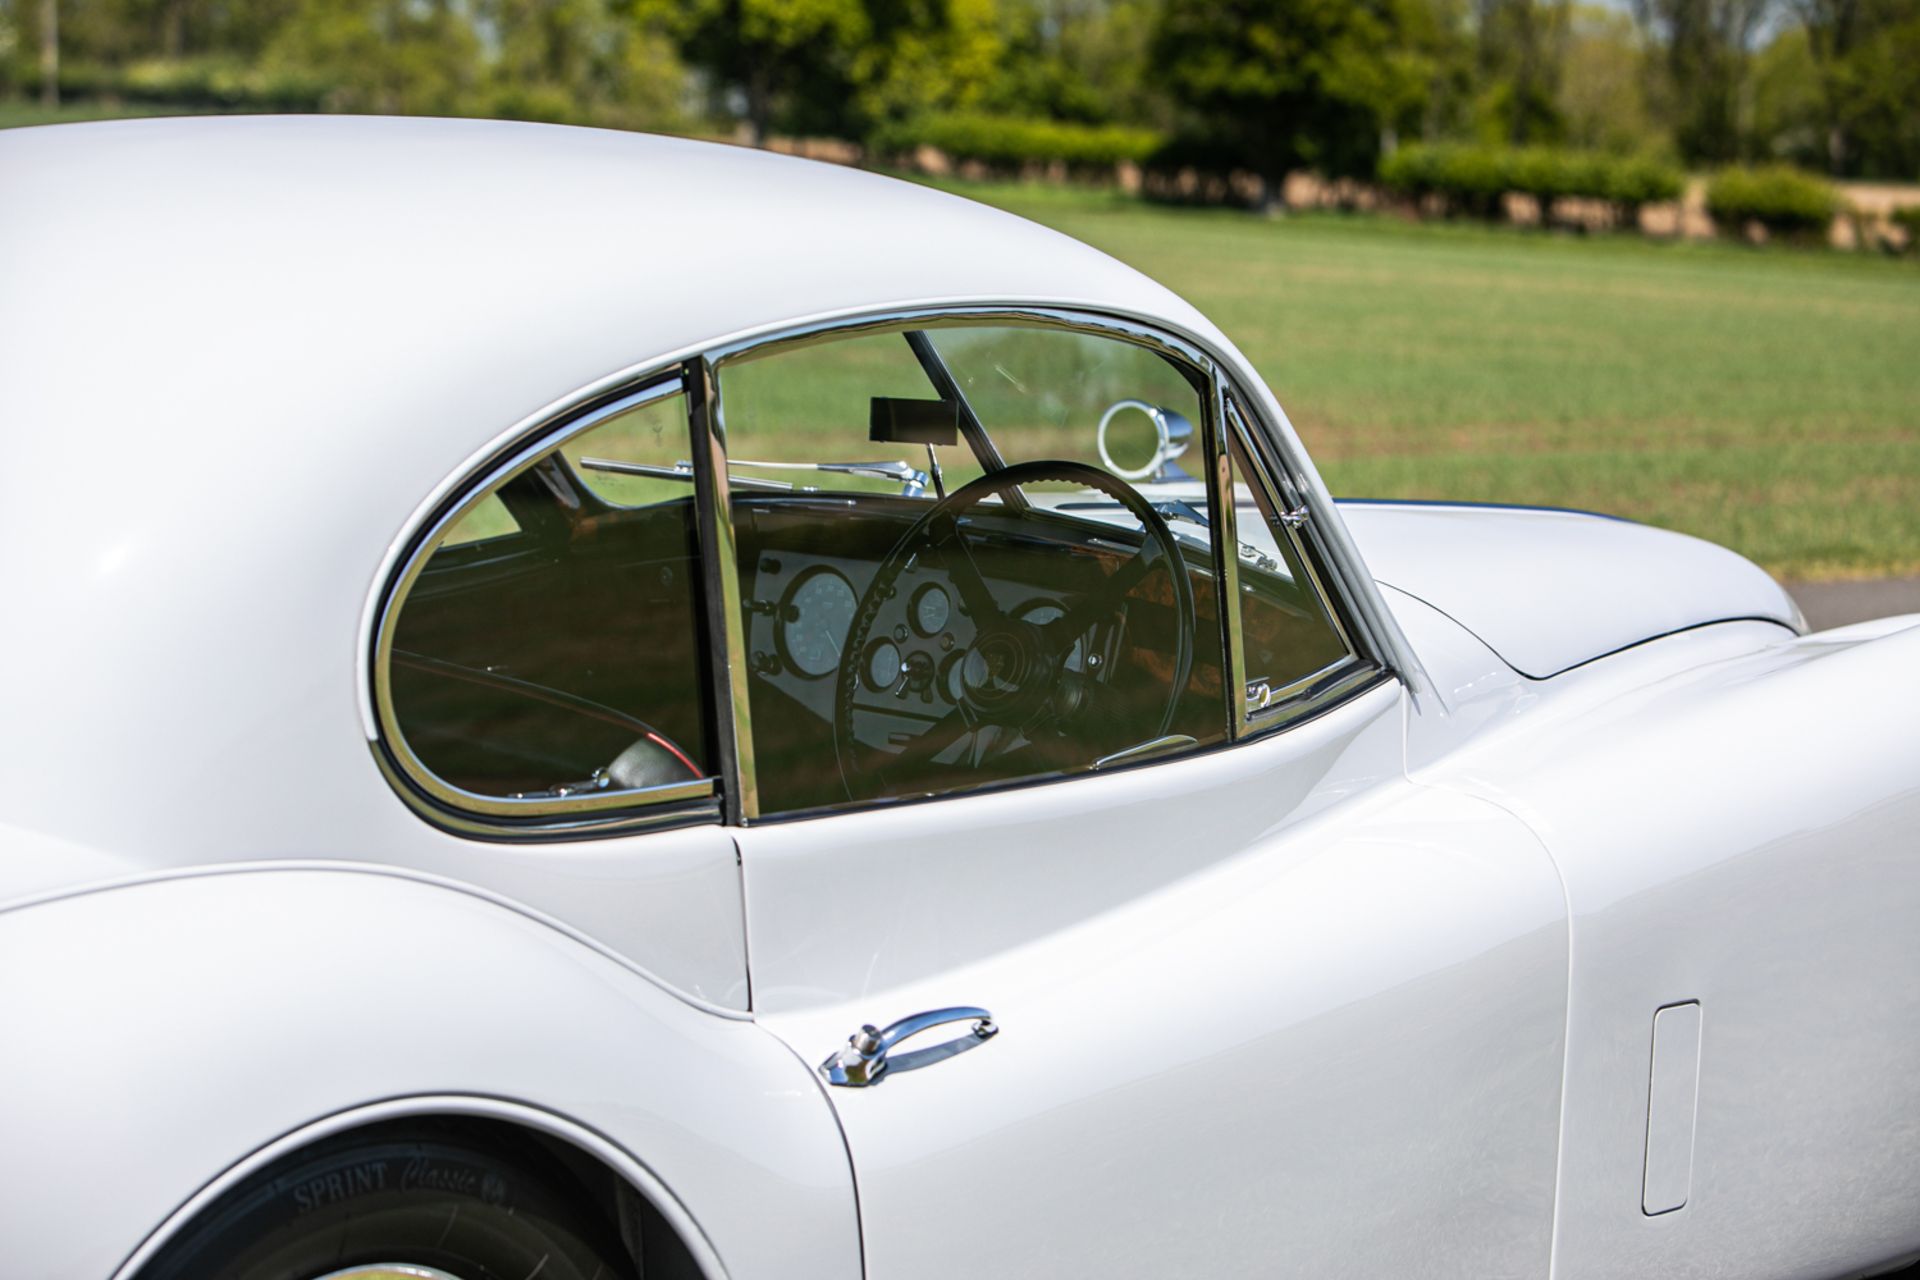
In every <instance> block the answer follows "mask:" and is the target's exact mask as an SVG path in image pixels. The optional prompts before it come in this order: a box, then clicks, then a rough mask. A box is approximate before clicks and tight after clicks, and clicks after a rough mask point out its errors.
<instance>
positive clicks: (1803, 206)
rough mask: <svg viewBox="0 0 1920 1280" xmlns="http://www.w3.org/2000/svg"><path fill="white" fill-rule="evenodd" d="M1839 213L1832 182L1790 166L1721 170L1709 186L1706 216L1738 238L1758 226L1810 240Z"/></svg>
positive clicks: (1779, 233)
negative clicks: (1749, 225) (1738, 235)
mask: <svg viewBox="0 0 1920 1280" xmlns="http://www.w3.org/2000/svg"><path fill="white" fill-rule="evenodd" d="M1839 212H1840V195H1839V193H1838V192H1837V191H1835V190H1834V188H1833V184H1832V183H1830V182H1828V181H1827V180H1826V179H1824V178H1820V177H1817V176H1815V175H1814V174H1811V173H1807V172H1804V171H1803V170H1800V169H1795V168H1794V167H1793V166H1791V165H1784V164H1773V165H1765V166H1762V167H1760V168H1757V169H1744V168H1731V169H1722V170H1720V172H1718V173H1716V174H1714V175H1713V178H1712V180H1711V181H1709V182H1708V183H1707V213H1708V214H1709V215H1710V216H1711V217H1712V218H1713V221H1714V225H1715V226H1717V227H1719V228H1720V229H1721V230H1722V231H1730V232H1732V233H1734V234H1736V235H1737V234H1739V233H1740V232H1742V231H1743V230H1745V229H1746V226H1747V224H1748V223H1749V222H1757V223H1759V224H1760V225H1761V226H1763V227H1765V228H1766V229H1767V230H1768V231H1769V232H1770V233H1772V234H1774V235H1780V236H1800V237H1811V236H1815V235H1818V234H1820V233H1822V232H1824V231H1825V230H1826V229H1827V224H1829V223H1831V222H1832V221H1833V218H1834V215H1835V214H1837V213H1839Z"/></svg>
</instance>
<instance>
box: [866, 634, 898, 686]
mask: <svg viewBox="0 0 1920 1280" xmlns="http://www.w3.org/2000/svg"><path fill="white" fill-rule="evenodd" d="M905 671H906V663H905V662H904V661H903V660H902V659H901V657H900V646H899V645H897V644H895V643H894V642H893V641H891V640H875V641H874V642H873V643H872V644H870V645H868V646H867V656H866V658H865V659H864V660H863V665H862V667H861V675H863V676H865V677H866V681H867V688H869V689H872V690H873V691H874V692H875V693H885V692H886V691H887V690H889V689H891V688H893V686H894V685H896V684H898V683H900V677H901V675H902V674H903V673H904V672H905Z"/></svg>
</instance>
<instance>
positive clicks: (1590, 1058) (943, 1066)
mask: <svg viewBox="0 0 1920 1280" xmlns="http://www.w3.org/2000/svg"><path fill="white" fill-rule="evenodd" d="M0 188H3V189H4V200H0V430H3V431H4V441H5V446H6V462H5V466H4V468H0V521H4V525H3V526H0V527H4V530H5V539H4V548H5V549H4V551H3V552H0V602H4V606H3V607H4V610H5V614H4V627H3V628H0V671H3V672H4V674H0V727H3V728H4V733H3V734H0V1275H4V1276H5V1277H7V1278H8V1280H12V1278H14V1277H19V1278H20V1280H109V1278H110V1277H111V1278H112V1280H323V1278H324V1280H370V1278H372V1277H396V1276H397V1277H416V1278H418V1277H424V1278H427V1280H640V1278H642V1277H644V1278H646V1280H659V1278H661V1277H667V1278H672V1277H696V1276H697V1277H705V1278H707V1280H718V1278H719V1277H732V1278H733V1280H797V1278H801V1277H821V1278H823V1280H841V1278H845V1277H859V1276H862V1275H864V1276H867V1277H871V1278H872V1280H909V1278H911V1280H943V1278H948V1277H952V1278H956V1280H957V1278H958V1277H972V1276H993V1277H1000V1278H1003V1280H1011V1278H1013V1277H1034V1278H1040V1277H1047V1278H1053V1277H1073V1276H1089V1277H1094V1276H1097V1277H1102V1278H1103V1280H1122V1278H1126V1277H1155V1278H1163V1277H1169V1276H1196V1277H1208V1278H1209V1280H1216V1278H1224V1277H1232V1276H1247V1277H1254V1276H1258V1277H1270V1276H1282V1275H1298V1276H1314V1277H1327V1276H1364V1277H1400V1276H1419V1277H1423V1278H1426V1280H1443V1278H1454V1277H1457V1278H1458V1280H1498V1278H1504V1277H1527V1278H1531V1280H1548V1278H1549V1277H1552V1280H1620V1278H1622V1277H1656V1276H1657V1277H1690V1276H1699V1277H1705V1276H1713V1277H1739V1278H1741V1280H1769V1278H1771V1277H1781V1278H1785V1277H1835V1276H1854V1275H1861V1274H1867V1273H1873V1272H1875V1271H1878V1270H1887V1269H1890V1268H1893V1267H1896V1266H1899V1265H1902V1264H1904V1263H1906V1262H1908V1261H1911V1260H1912V1258H1913V1257H1914V1256H1915V1255H1916V1253H1920V625H1917V624H1920V618H1906V619H1895V620H1890V621H1885V622H1879V623H1872V624H1864V625H1860V626H1855V627H1851V628H1847V629H1844V630H1840V631H1832V632H1827V633H1825V634H1820V635H1807V634H1805V630H1806V628H1805V626H1804V624H1803V622H1802V620H1801V618H1800V616H1799V613H1798V612H1797V610H1796V609H1795V608H1794V606H1793V604H1792V602H1791V601H1790V600H1789V599H1788V597H1787V596H1786V594H1785V593H1784V592H1783V591H1782V590H1781V588H1780V587H1779V586H1778V585H1777V584H1776V583H1775V582H1773V581H1772V580H1771V579H1770V578H1768V577H1767V575H1766V574H1764V573H1763V572H1761V571H1760V570H1759V569H1757V568H1756V567H1754V566H1753V565H1752V564H1750V563H1748V562H1747V561H1745V560H1743V559H1741V558H1740V557H1739V556H1737V555H1734V554H1733V553H1731V552H1729V551H1725V550H1722V549H1720V548H1718V547H1714V546H1710V545H1708V544H1706V543H1702V542H1699V541H1696V540H1694V539H1691V538H1687V537H1682V536H1679V535H1677V534H1672V533H1667V532H1662V531H1660V530H1656V529H1650V528H1645V527H1642V526H1640V525H1636V524H1632V523H1627V522H1624V521H1619V520H1613V519H1608V518H1605V517H1600V516H1594V515H1590V514H1584V513H1579V512H1567V511H1549V510H1536V509H1517V508H1469V507H1462V506H1455V505H1422V504H1413V503H1386V504H1378V503H1364V502H1335V501H1333V500H1332V499H1331V498H1330V497H1329V496H1328V494H1327V491H1326V489H1325V487H1324V486H1323V485H1322V484H1321V482H1320V480H1319V478H1318V477H1317V476H1316V474H1315V472H1314V470H1313V467H1312V465H1311V463H1309V462H1308V460H1307V457H1306V455H1305V453H1304V452H1303V451H1302V449H1301V447H1300V442H1299V440H1298V439H1297V438H1296V436H1295V434H1294V432H1293V430H1292V429H1291V428H1290V427H1289V425H1288V423H1287V419H1286V417H1285V415H1284V414H1283V413H1282V412H1281V409H1280V407H1279V405H1278V404H1276V403H1275V402H1274V399H1273V397H1272V395H1271V394H1270V393H1269V391H1268V389H1267V387H1266V385H1265V384H1264V383H1263V382H1262V381H1261V379H1260V377H1259V376H1258V375H1257V374H1256V373H1255V371H1254V370H1253V369H1252V368H1251V367H1250V366H1249V365H1248V363H1247V361H1246V360H1245V359H1244V358H1243V357H1242V356H1241V355H1240V354H1239V353H1238V352H1237V351H1236V350H1235V349H1234V347H1233V344H1232V343H1231V342H1229V341H1228V339H1227V338H1226V337H1225V336H1224V335H1222V334H1221V333H1220V331H1219V330H1218V329H1216V328H1215V327H1214V326H1212V325H1211V324H1209V323H1208V322H1207V321H1206V320H1205V319H1204V318H1202V317H1201V316H1200V315H1199V314H1198V313H1197V312H1195V311H1194V310H1193V308H1192V307H1190V306H1188V305H1187V304H1186V303H1184V302H1182V301H1181V300H1180V299H1179V298H1177V297H1175V296H1174V295H1173V294H1171V293H1169V292H1168V291H1167V290H1165V289H1163V288H1161V287H1160V286H1158V285H1156V284H1154V283H1153V282H1152V281H1150V280H1147V279H1145V278H1143V277H1142V276H1140V275H1138V274H1136V273H1135V272H1133V271H1131V270H1129V269H1128V268H1126V267H1124V266H1121V265H1120V264H1119V263H1117V262H1114V261H1113V260H1111V259H1109V258H1107V257H1105V256H1103V255H1101V254H1099V253H1096V252H1094V251H1093V250H1091V249H1088V248H1086V247H1084V246H1082V245H1080V244H1077V243H1075V242H1073V241H1071V240H1068V239H1066V238H1064V237H1062V236H1059V235H1057V234H1054V233H1052V232H1050V231H1046V230H1043V229H1041V228H1039V227H1036V226H1033V225H1031V224H1029V223H1026V222H1023V221H1021V220H1020V219H1018V218H1014V217H1011V216H1008V215H1005V214H1002V213H998V212H995V211H993V210H990V209H986V208H982V207H981V206H979V205H976V204H972V203H969V202H967V201H965V200H961V199H956V198H954V197H952V196H948V195H943V194H939V193H936V192H933V191H929V190H924V189H921V188H918V187H915V186H911V185H907V184H904V183H900V182H895V181H891V180H888V179H885V178H881V177H877V176H873V175H869V174H865V173H859V172H852V171H847V170H841V169H835V168H830V167H826V166H822V165H815V164H810V163H806V162H802V161H795V160H789V159H783V158H779V157H773V156H768V155H763V154H758V153H753V152H748V151H744V150H737V149H733V148H728V147H721V146H714V145H704V144H698V143H690V142H682V141H675V140H668V139H661V138H649V137H640V136H633V135H624V134H614V133H601V132H593V131H586V130H570V129H556V128H547V127H540V126H526V125H512V124H489V123H473V122H457V121H418V120H415V121H393V120H354V119H342V118H332V119H326V118H313V119H299V120H271V119H252V120H246V119H228V120H209V121H160V122H141V123H121V124H104V125H82V126H68V127H59V128H47V129H26V130H16V131H11V132H8V133H6V134H4V135H0ZM1272 305H1273V306H1275V307H1282V306H1285V305H1287V301H1286V299H1285V298H1279V297H1276V298H1274V299H1273V300H1272ZM1391 358H1392V356H1391V352H1386V353H1383V354H1382V359H1383V360H1390V359H1391Z"/></svg>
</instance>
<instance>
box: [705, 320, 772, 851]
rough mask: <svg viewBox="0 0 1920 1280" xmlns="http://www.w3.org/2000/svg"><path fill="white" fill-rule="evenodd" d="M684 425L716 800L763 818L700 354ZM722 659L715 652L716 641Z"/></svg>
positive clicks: (722, 466)
mask: <svg viewBox="0 0 1920 1280" xmlns="http://www.w3.org/2000/svg"><path fill="white" fill-rule="evenodd" d="M687 422H688V426H689V428H690V429H691V431H692V433H693V442H694V448H693V478H694V493H695V502H696V503H697V504H698V508H699V510H698V516H699V519H698V525H699V530H700V548H699V554H700V559H701V562H702V570H703V574H702V576H703V578H704V582H705V590H704V591H703V592H702V593H701V594H702V595H704V596H705V597H706V610H707V630H708V632H709V633H710V635H709V642H708V650H709V662H710V663H711V665H712V686H713V689H712V691H713V702H712V704H711V705H712V708H713V725H714V731H715V739H716V741H715V744H714V749H715V751H716V752H717V753H718V755H719V758H720V771H721V777H722V778H723V779H724V785H723V786H722V788H721V803H722V805H723V807H724V808H725V810H726V816H727V821H729V822H731V823H736V824H744V823H747V822H751V821H752V820H753V819H755V818H757V817H759V816H760V786H759V781H758V775H757V774H756V773H755V771H754V764H753V707H752V695H751V692H750V690H749V688H748V680H749V677H750V675H751V672H750V669H749V668H748V666H747V634H746V629H745V627H744V626H742V625H741V618H740V599H741V597H740V554H739V542H738V538H737V536H736V533H735V530H734V527H733V501H732V492H731V490H732V486H731V484H730V483H729V481H728V476H727V420H726V413H725V409H724V406H723V405H722V403H721V399H720V379H719V374H718V370H717V369H716V367H715V364H714V362H713V361H711V360H708V359H705V358H699V359H696V360H694V361H693V362H692V363H691V364H690V366H689V367H688V372H687ZM716 638H717V640H718V648H719V656H717V657H716V656H714V654H713V652H712V651H713V649H714V643H713V641H714V639H716Z"/></svg>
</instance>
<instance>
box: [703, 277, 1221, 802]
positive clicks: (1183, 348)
mask: <svg viewBox="0 0 1920 1280" xmlns="http://www.w3.org/2000/svg"><path fill="white" fill-rule="evenodd" d="M990 326H992V327H1006V328H1031V329H1045V330H1053V331H1056V332H1058V331H1065V332H1069V333H1084V334H1090V335H1094V336H1098V337H1106V338H1114V339H1117V340H1119V341H1123V342H1127V343H1129V344H1131V345H1133V346H1138V347H1144V348H1146V349H1148V350H1150V351H1153V352H1155V353H1157V354H1159V355H1161V356H1163V357H1165V358H1166V359H1168V360H1171V361H1173V362H1174V363H1175V364H1176V365H1180V366H1184V368H1185V371H1186V372H1187V373H1188V374H1189V375H1190V376H1191V377H1192V378H1193V379H1194V393H1195V395H1196V396H1197V397H1198V398H1199V399H1200V401H1201V403H1202V405H1203V406H1206V407H1207V411H1206V413H1205V417H1206V418H1207V419H1208V420H1209V422H1208V425H1207V426H1206V427H1205V428H1204V430H1203V434H1204V435H1205V436H1206V437H1207V438H1208V439H1209V440H1212V439H1215V438H1218V436H1219V432H1218V430H1217V428H1215V427H1214V426H1213V425H1212V423H1211V420H1212V418H1213V417H1214V414H1213V412H1212V410H1211V406H1210V402H1211V401H1212V400H1213V399H1214V398H1215V393H1214V392H1213V390H1212V389H1213V388H1216V387H1218V386H1219V382H1220V372H1219V370H1218V368H1217V367H1216V366H1215V363H1214V361H1213V359H1212V358H1211V357H1210V356H1208V355H1207V354H1206V353H1205V352H1204V351H1202V350H1201V349H1200V348H1199V347H1197V346H1194V345H1193V344H1191V343H1188V342H1185V341H1183V340H1181V339H1179V338H1176V337H1173V336H1172V335H1170V334H1167V333H1164V332H1162V331H1161V330H1159V329H1156V328H1153V327H1152V326H1149V325H1144V324H1141V323H1140V322H1138V321H1135V320H1129V319H1122V318H1119V317H1114V316H1107V315H1102V314H1099V313H1095V312H1088V311H1079V310H1076V309H1073V308H1066V307H1051V306H977V305H975V306H969V305H950V306H928V307H910V308H900V309H897V310H890V311H884V312H875V313H872V314H868V315H863V316H853V317H847V318H842V319H839V320H836V321H829V322H826V323H820V324H804V325H795V326H793V327H791V328H788V329H781V330H775V331H773V332H771V333H766V334H761V335H757V336H755V337H752V338H746V339H741V340H740V341H737V342H732V343H728V344H726V345H724V346H719V347H715V348H713V349H711V350H709V351H708V352H707V353H706V355H705V358H704V360H703V361H702V362H701V365H702V368H703V369H704V370H705V371H706V375H707V377H708V379H709V382H708V389H709V391H710V394H711V398H710V400H709V401H708V409H709V418H708V426H709V428H710V431H711V433H712V434H711V439H712V442H713V452H712V454H711V456H710V457H709V460H708V465H709V466H711V467H712V469H713V470H714V471H715V472H716V473H717V478H718V483H717V484H710V489H709V492H710V493H711V494H713V495H714V501H715V503H716V507H715V509H714V510H713V511H712V512H710V513H707V514H704V515H703V517H702V518H703V520H711V521H712V522H713V523H714V524H715V526H716V527H717V528H725V529H728V530H729V532H728V534H727V538H726V547H727V552H728V554H725V555H721V554H717V553H716V554H714V555H713V556H712V557H711V559H712V560H713V562H714V564H713V567H712V568H711V569H709V574H710V575H711V576H712V577H713V578H717V580H718V582H717V589H716V591H715V592H714V594H715V596H716V597H721V598H725V599H730V600H732V601H733V606H732V612H731V614H730V615H729V617H728V618H727V620H726V622H727V627H728V632H727V634H728V641H727V644H726V646H725V648H726V651H727V666H728V668H729V674H728V676H727V677H726V678H724V679H719V680H716V682H715V683H716V684H717V685H718V686H719V689H720V694H721V698H722V701H721V703H720V706H719V708H718V709H717V712H716V716H715V718H716V719H717V720H726V719H728V718H731V719H732V721H733V729H732V738H733V764H732V770H731V771H730V772H729V773H728V774H727V782H728V784H729V785H728V786H727V787H726V788H724V791H723V802H724V804H725V807H726V811H727V820H728V821H729V822H730V823H736V824H740V825H746V824H748V823H753V822H758V821H763V820H765V821H774V820H787V819H794V818H810V817H817V816H820V815H823V814H829V813H845V812H849V811H854V810H861V809H871V808H876V807H880V806H885V805H897V804H918V803H922V802H925V801H929V800H944V799H953V798H957V797H960V796H971V795H980V794H983V793H985V792H988V791H1005V790H1011V789H1014V788H1017V787H1028V786H1038V785H1043V784H1046V783H1050V782H1061V781H1066V780H1068V779H1071V778H1077V777H1080V776H1082V775H1081V774H1078V773H1043V774H1036V775H1035V776H1033V777H1031V778H1015V779H1011V780H1009V781H1006V782H996V783H990V784H987V785H984V786H980V787H973V788H965V789H960V790H955V791H947V792H941V793H939V794H937V795H931V796H878V797H871V798H867V799H862V800H849V801H847V802H846V803H845V804H832V805H823V806H820V807H818V808H812V809H803V810H794V811H784V810H783V811H781V812H779V813H775V814H762V812H761V810H760V793H759V787H758V785H757V783H756V781H755V776H756V770H755V767H754V744H753V732H752V730H753V724H752V713H751V710H750V707H749V703H750V700H751V694H750V692H749V688H748V670H747V663H746V634H745V631H744V629H743V628H742V627H741V626H740V621H739V601H740V599H741V596H740V564H739V558H738V556H737V555H734V554H732V551H733V548H734V542H733V536H732V533H731V523H730V522H731V520H732V510H731V507H730V506H729V505H728V504H727V503H726V500H725V494H726V484H725V477H726V401H725V396H724V393H723V392H722V391H721V388H720V374H721V373H722V372H724V371H725V368H726V366H727V365H729V364H735V363H748V362H751V361H754V360H760V359H765V358H768V357H772V356H778V355H782V354H785V353H787V352H790V351H797V350H801V349H803V348H806V347H811V346H819V345H822V344H825V343H830V342H838V341H842V340H845V339H848V338H857V337H862V336H866V335H870V334H885V333H900V334H904V333H906V332H907V331H908V330H910V329H918V330H927V329H961V328H985V327H990ZM1207 447H1209V448H1211V446H1210V445H1209V446H1207ZM701 452H702V453H704V452H705V450H704V449H703V450H702V451H701ZM703 550H704V548H703ZM1228 572H1230V573H1231V572H1234V570H1233V569H1231V568H1229V570H1228ZM1214 573H1215V581H1216V582H1220V581H1221V578H1220V574H1221V564H1220V558H1219V554H1218V550H1217V548H1216V550H1215V555H1214ZM1220 589H1221V590H1222V591H1223V592H1224V591H1225V587H1224V586H1222V587H1221V588H1220ZM1226 652H1227V653H1229V654H1231V653H1232V652H1233V650H1232V649H1231V647H1229V648H1228V649H1227V650H1226ZM1226 725H1227V735H1226V741H1225V742H1223V743H1222V744H1220V745H1223V746H1224V745H1230V744H1231V743H1232V742H1233V740H1234V732H1233V730H1234V725H1235V720H1234V717H1233V713H1232V710H1231V708H1229V710H1228V715H1227V720H1226ZM1206 749H1207V748H1204V747H1202V748H1196V750H1206ZM1181 754H1183V755H1184V754H1192V752H1184V753H1181ZM1171 758H1174V757H1171V756H1165V755H1154V756H1148V757H1145V758H1143V759H1142V761H1141V763H1142V764H1145V763H1149V762H1159V761H1165V760H1167V759H1171ZM1120 767H1127V766H1120Z"/></svg>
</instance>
